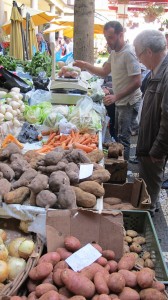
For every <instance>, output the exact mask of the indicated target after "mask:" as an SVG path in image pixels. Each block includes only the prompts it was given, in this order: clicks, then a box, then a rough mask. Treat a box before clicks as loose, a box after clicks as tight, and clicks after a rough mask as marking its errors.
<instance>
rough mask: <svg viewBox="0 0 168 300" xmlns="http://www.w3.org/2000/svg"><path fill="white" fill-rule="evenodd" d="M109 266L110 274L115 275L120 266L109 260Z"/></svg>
mask: <svg viewBox="0 0 168 300" xmlns="http://www.w3.org/2000/svg"><path fill="white" fill-rule="evenodd" d="M107 265H108V266H109V273H113V272H116V271H117V270H118V264H117V262H116V261H115V260H108V261H107Z"/></svg>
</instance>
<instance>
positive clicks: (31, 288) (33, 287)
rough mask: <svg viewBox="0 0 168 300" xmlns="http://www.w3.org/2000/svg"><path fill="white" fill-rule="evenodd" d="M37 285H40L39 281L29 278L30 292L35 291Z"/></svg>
mask: <svg viewBox="0 0 168 300" xmlns="http://www.w3.org/2000/svg"><path fill="white" fill-rule="evenodd" d="M37 285H39V281H33V280H31V279H30V278H29V279H28V281H27V289H28V291H29V293H30V292H34V291H35V289H36V286H37Z"/></svg>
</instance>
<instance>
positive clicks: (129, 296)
mask: <svg viewBox="0 0 168 300" xmlns="http://www.w3.org/2000/svg"><path fill="white" fill-rule="evenodd" d="M119 299H120V300H140V296H139V294H138V293H137V291H135V290H133V289H131V288H130V287H125V288H124V289H123V291H122V292H121V293H120V294H119Z"/></svg>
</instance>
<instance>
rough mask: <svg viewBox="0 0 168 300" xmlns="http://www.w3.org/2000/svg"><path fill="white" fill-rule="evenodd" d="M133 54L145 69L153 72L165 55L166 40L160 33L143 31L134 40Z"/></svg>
mask: <svg viewBox="0 0 168 300" xmlns="http://www.w3.org/2000/svg"><path fill="white" fill-rule="evenodd" d="M134 46H135V52H136V55H137V57H138V59H139V61H140V62H141V63H143V64H144V65H145V66H146V67H147V69H149V70H154V68H155V67H156V66H157V65H158V64H159V63H160V61H161V60H162V58H163V57H164V56H165V54H166V39H165V37H164V35H163V34H162V33H161V31H158V30H144V31H142V32H141V33H139V34H138V35H137V37H136V38H135V40H134Z"/></svg>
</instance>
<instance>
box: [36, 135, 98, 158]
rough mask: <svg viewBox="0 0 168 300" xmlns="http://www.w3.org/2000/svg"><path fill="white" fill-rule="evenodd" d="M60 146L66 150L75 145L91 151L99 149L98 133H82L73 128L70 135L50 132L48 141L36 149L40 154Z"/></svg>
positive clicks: (76, 147)
mask: <svg viewBox="0 0 168 300" xmlns="http://www.w3.org/2000/svg"><path fill="white" fill-rule="evenodd" d="M60 146H61V147H62V148H63V149H65V150H67V149H69V148H71V147H73V148H75V149H81V150H83V151H85V152H86V153H89V152H91V151H93V150H95V149H97V146H98V135H97V134H89V133H85V134H82V133H79V132H74V131H73V130H72V131H71V134H69V135H63V134H62V135H60V134H59V133H55V132H52V133H50V135H49V138H48V140H47V142H46V143H45V144H44V145H43V147H42V148H41V149H39V150H36V152H37V153H39V154H42V153H48V152H50V151H52V150H54V149H55V148H56V147H60Z"/></svg>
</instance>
